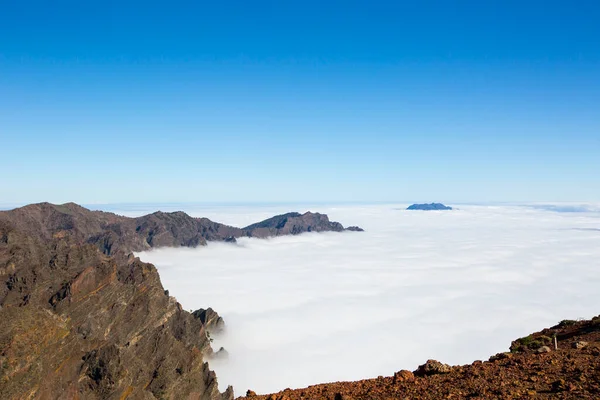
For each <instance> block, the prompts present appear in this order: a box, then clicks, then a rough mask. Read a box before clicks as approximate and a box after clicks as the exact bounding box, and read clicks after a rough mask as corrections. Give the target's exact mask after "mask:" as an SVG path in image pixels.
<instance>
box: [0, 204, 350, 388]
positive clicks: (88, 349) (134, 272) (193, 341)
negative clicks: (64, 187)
mask: <svg viewBox="0 0 600 400" xmlns="http://www.w3.org/2000/svg"><path fill="white" fill-rule="evenodd" d="M276 218H279V217H276ZM268 221H269V220H268ZM261 224H263V225H261ZM256 225H257V226H254V225H251V226H250V227H247V228H243V229H240V228H234V227H230V226H227V225H223V224H219V223H216V222H212V221H210V220H208V219H206V218H192V217H190V216H188V215H187V214H185V213H183V212H175V213H162V212H157V213H154V214H150V215H146V216H143V217H139V218H127V217H123V216H119V215H116V214H112V213H106V212H100V211H90V210H88V209H85V208H83V207H80V206H78V205H76V204H73V203H70V204H64V205H53V204H48V203H41V204H34V205H30V206H26V207H23V208H19V209H15V210H11V211H4V212H0V283H1V286H0V321H1V324H0V398H2V399H28V398H29V399H77V398H79V399H203V400H209V399H210V400H217V399H218V400H221V399H232V398H233V391H232V389H231V388H229V389H228V390H227V391H226V392H225V393H220V392H219V391H218V388H217V381H216V376H215V374H214V373H213V372H212V371H210V370H209V368H208V364H207V363H206V362H205V361H204V359H205V357H206V356H207V355H210V354H212V351H213V350H212V349H211V347H210V341H209V339H208V337H209V335H208V332H209V331H212V330H218V329H222V327H223V320H222V319H221V317H219V315H218V314H217V313H216V312H215V311H213V310H212V309H210V308H209V309H206V310H203V309H201V310H197V311H196V312H194V313H189V312H186V311H185V310H183V309H182V307H181V305H180V304H179V303H177V301H176V300H175V298H173V297H170V296H169V295H168V293H167V292H166V291H165V290H164V289H163V287H162V285H161V283H160V279H159V275H158V272H157V270H156V268H155V267H154V266H153V265H151V264H148V263H144V262H142V261H141V260H139V259H138V258H135V257H134V256H133V255H132V254H131V252H132V251H140V250H144V249H148V248H152V247H160V246H198V245H203V244H206V241H208V240H232V239H235V238H236V237H241V236H257V237H265V236H271V235H283V234H296V233H301V232H308V231H325V230H336V231H337V230H342V229H343V227H342V226H341V225H340V224H339V223H336V222H329V220H328V218H327V216H324V215H320V214H311V213H307V214H304V215H300V214H293V216H292V214H289V217H288V218H287V220H286V221H285V222H284V221H283V219H281V218H279V223H277V224H275V225H276V226H275V227H272V226H271V225H272V223H271V222H263V223H259V224H256ZM280 225H281V226H280ZM207 301H210V299H207Z"/></svg>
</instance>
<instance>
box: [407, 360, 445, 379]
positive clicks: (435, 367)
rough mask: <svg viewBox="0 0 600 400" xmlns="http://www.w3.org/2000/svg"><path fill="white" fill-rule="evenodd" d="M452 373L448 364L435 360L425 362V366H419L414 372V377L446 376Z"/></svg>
mask: <svg viewBox="0 0 600 400" xmlns="http://www.w3.org/2000/svg"><path fill="white" fill-rule="evenodd" d="M450 371H452V367H451V366H450V365H448V364H443V363H441V362H439V361H436V360H427V362H425V364H423V365H420V366H419V368H417V370H416V371H415V372H414V375H415V376H421V377H422V376H430V375H438V374H447V373H448V372H450Z"/></svg>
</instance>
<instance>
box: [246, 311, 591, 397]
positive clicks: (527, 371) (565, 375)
mask: <svg viewBox="0 0 600 400" xmlns="http://www.w3.org/2000/svg"><path fill="white" fill-rule="evenodd" d="M554 337H556V343H557V345H558V349H556V350H555V349H554ZM510 349H511V352H507V353H500V354H496V355H495V356H492V357H490V359H489V361H484V362H482V361H475V362H473V363H472V364H470V365H463V366H454V367H450V366H448V365H446V364H442V363H440V362H438V361H435V360H428V361H427V362H426V363H425V364H423V365H421V366H420V367H419V368H418V369H417V370H415V371H414V372H410V371H399V372H396V373H395V374H394V375H393V376H390V377H383V376H382V377H378V378H375V379H366V380H362V381H357V382H334V383H328V384H321V385H315V386H311V387H308V388H305V389H298V390H289V389H286V390H284V391H282V392H279V393H276V394H270V395H262V396H257V395H256V394H255V393H253V392H250V391H249V392H248V393H247V394H246V397H239V398H238V399H240V400H241V399H253V400H300V399H302V400H308V399H320V400H321V399H322V400H392V399H394V400H395V399H415V400H425V399H427V400H437V399H598V398H600V316H598V317H596V318H593V319H592V320H589V321H563V322H561V323H560V324H558V325H556V326H554V327H552V328H549V329H544V330H543V331H541V332H537V333H534V334H531V335H529V336H527V337H524V338H521V339H517V340H515V341H514V342H513V343H512V344H511V347H510ZM291 362H293V361H291Z"/></svg>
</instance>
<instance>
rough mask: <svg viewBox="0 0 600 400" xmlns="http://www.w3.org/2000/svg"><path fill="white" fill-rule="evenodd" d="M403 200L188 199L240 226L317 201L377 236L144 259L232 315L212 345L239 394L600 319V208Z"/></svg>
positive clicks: (170, 252)
mask: <svg viewBox="0 0 600 400" xmlns="http://www.w3.org/2000/svg"><path fill="white" fill-rule="evenodd" d="M405 207H406V205H404V204H390V205H370V206H358V205H345V206H337V207H334V206H325V205H321V206H311V207H301V206H298V205H296V206H294V207H292V206H260V207H259V206H256V207H242V206H231V207H213V208H210V207H209V208H206V207H205V208H192V209H186V208H185V207H183V210H184V211H187V212H189V213H190V214H191V215H194V216H206V217H209V218H211V219H213V220H216V221H219V222H223V223H228V224H232V225H236V226H245V225H248V224H250V223H252V222H256V221H259V220H261V219H264V218H267V217H270V216H272V215H274V214H277V213H282V212H286V211H300V212H304V211H307V210H311V211H318V212H323V213H327V214H328V215H329V216H330V218H331V219H332V220H336V221H339V222H341V223H343V224H344V225H345V226H348V225H359V226H361V227H363V228H364V229H365V230H366V232H363V233H357V232H344V233H321V234H319V233H308V234H303V235H299V236H288V237H279V238H272V239H264V240H261V239H248V238H245V239H240V240H238V243H237V244H225V243H210V244H209V245H208V246H206V247H201V248H197V249H186V248H184V249H181V248H179V249H159V250H153V251H150V252H145V253H140V254H138V255H139V256H140V257H141V259H142V260H144V261H149V262H152V263H154V264H155V265H156V266H157V268H158V270H159V272H160V275H161V280H162V282H163V285H164V287H165V288H166V289H168V290H169V292H170V294H171V295H172V296H175V297H176V298H177V300H178V301H179V302H180V303H181V304H182V306H183V307H184V308H185V309H197V308H200V307H204V308H206V307H208V306H210V307H213V308H214V309H215V310H216V311H217V312H219V314H220V315H221V316H223V318H224V319H225V322H226V324H227V330H226V333H225V334H223V335H221V336H219V337H217V338H216V339H215V343H214V346H213V347H215V348H218V347H220V346H224V347H225V348H226V349H227V350H228V352H229V358H228V359H227V360H220V361H217V360H214V361H211V362H210V363H211V368H214V369H215V370H216V372H217V376H218V379H219V385H220V387H221V388H222V389H224V388H225V387H226V386H227V385H233V386H234V388H235V390H236V393H237V394H238V395H239V394H243V393H245V391H246V390H247V389H249V388H250V389H253V390H255V391H257V392H259V393H267V392H273V391H277V390H281V389H284V388H287V387H290V388H298V387H304V386H307V385H311V384H316V383H322V382H328V381H338V380H357V379H364V378H369V377H376V376H378V375H391V374H393V373H394V372H395V371H398V370H400V369H409V370H414V369H415V368H416V367H417V366H418V365H419V364H422V363H423V362H424V361H425V360H427V359H428V358H434V359H438V360H440V361H443V362H447V363H450V364H466V363H471V362H472V361H474V360H477V359H487V358H488V357H489V356H490V355H493V354H495V353H498V352H502V351H507V350H508V347H509V345H510V342H511V341H512V340H514V339H516V338H518V337H520V336H524V335H527V334H529V333H531V332H533V331H537V330H540V329H542V328H544V327H548V326H551V325H553V324H555V323H557V322H558V321H560V320H561V319H566V318H569V319H576V318H583V317H584V318H589V317H592V316H594V315H598V314H600V290H598V288H599V287H600V230H598V229H600V212H598V211H599V210H600V208H598V207H597V206H589V207H587V208H586V207H583V208H582V207H580V206H577V207H578V208H577V209H575V208H573V207H572V206H569V205H568V207H567V208H566V209H564V208H563V205H557V206H552V205H544V206H543V207H540V206H538V205H534V206H530V205H529V206H467V205H465V206H460V207H459V209H457V210H453V211H434V212H431V211H430V212H423V211H404V210H403V208H405ZM179 208H182V207H179ZM563 210H566V211H569V212H561V211H563ZM575 211H577V212H575ZM123 213H125V214H127V213H128V214H130V215H139V214H141V213H142V210H141V209H136V210H129V211H128V212H123Z"/></svg>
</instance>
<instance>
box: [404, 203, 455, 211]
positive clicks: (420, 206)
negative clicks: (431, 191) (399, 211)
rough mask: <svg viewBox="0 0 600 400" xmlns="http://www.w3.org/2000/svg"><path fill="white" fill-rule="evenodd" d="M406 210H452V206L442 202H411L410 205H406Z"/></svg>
mask: <svg viewBox="0 0 600 400" xmlns="http://www.w3.org/2000/svg"><path fill="white" fill-rule="evenodd" d="M407 210H421V211H437V210H452V207H450V206H446V205H444V204H442V203H423V204H412V205H410V206H408V208H407Z"/></svg>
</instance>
